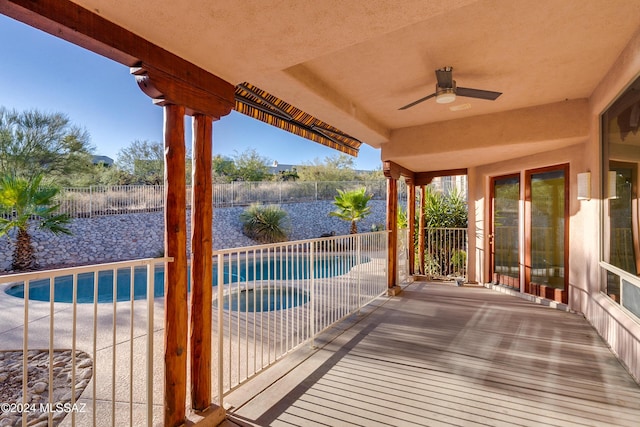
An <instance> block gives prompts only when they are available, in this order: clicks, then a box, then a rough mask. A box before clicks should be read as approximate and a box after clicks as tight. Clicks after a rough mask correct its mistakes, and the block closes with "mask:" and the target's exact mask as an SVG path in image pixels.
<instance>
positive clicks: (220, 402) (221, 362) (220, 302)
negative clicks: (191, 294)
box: [216, 253, 231, 408]
mask: <svg viewBox="0 0 640 427" xmlns="http://www.w3.org/2000/svg"><path fill="white" fill-rule="evenodd" d="M223 261H224V260H223V255H222V254H221V253H219V254H218V259H217V268H218V275H217V277H218V279H217V280H216V286H217V287H218V406H220V407H221V408H222V407H223V403H224V377H223V375H224V264H223ZM229 345H231V344H229Z"/></svg>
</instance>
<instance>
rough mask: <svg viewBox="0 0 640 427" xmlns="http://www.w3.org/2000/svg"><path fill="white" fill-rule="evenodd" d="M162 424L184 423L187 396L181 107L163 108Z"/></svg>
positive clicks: (184, 207) (184, 205) (184, 220)
mask: <svg viewBox="0 0 640 427" xmlns="http://www.w3.org/2000/svg"><path fill="white" fill-rule="evenodd" d="M164 149H165V158H164V160H165V173H164V191H165V198H164V200H165V204H164V206H165V208H164V213H165V214H164V215H165V225H164V230H165V239H164V241H165V256H168V257H173V262H170V263H167V265H166V266H165V284H164V295H165V296H164V299H165V303H164V306H165V318H164V346H165V350H164V366H165V372H164V425H165V426H167V427H174V426H179V425H181V424H183V423H184V418H185V413H186V397H187V333H188V324H187V224H186V206H187V203H186V180H185V146H184V107H182V106H178V105H167V106H166V107H164Z"/></svg>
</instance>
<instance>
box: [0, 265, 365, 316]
mask: <svg viewBox="0 0 640 427" xmlns="http://www.w3.org/2000/svg"><path fill="white" fill-rule="evenodd" d="M356 258H357V257H356V256H355V255H350V254H348V255H332V256H324V257H317V258H316V259H315V261H314V266H313V272H314V277H316V278H326V277H333V276H340V275H342V274H346V273H347V272H348V271H349V270H350V269H351V268H352V267H353V266H354V265H356V264H358V262H357V261H358V260H357V259H356ZM367 261H369V259H368V258H366V257H361V258H360V263H362V262H367ZM310 273H311V268H310V262H309V257H307V256H296V257H280V258H277V259H273V258H271V259H268V260H264V261H261V260H260V259H259V258H258V259H257V260H256V262H255V263H253V262H251V263H249V262H247V261H246V260H242V259H240V260H237V259H229V260H227V261H225V265H224V270H223V275H224V279H223V283H224V284H229V283H242V282H250V281H254V280H285V279H286V280H299V279H308V278H309V277H310ZM217 276H218V266H217V265H214V266H213V283H212V286H216V285H217V279H218V277H217ZM115 282H116V286H115V288H116V289H115V294H116V301H130V300H131V270H130V269H129V268H126V269H121V270H118V271H117V272H116V279H115ZM95 287H96V286H95V282H94V275H93V274H92V273H81V274H78V286H77V290H76V295H77V297H76V298H77V299H76V300H77V301H78V303H80V304H86V303H93V302H94V289H95ZM97 288H98V289H97V302H99V303H107V302H113V300H114V272H113V271H112V270H106V271H100V272H98V286H97ZM5 292H6V293H7V294H8V295H11V296H14V297H17V298H24V284H21V283H18V284H14V285H11V286H9V287H8V288H7V289H6V290H5ZM50 295H51V292H50V280H49V279H43V280H35V281H32V282H31V284H30V285H29V300H34V301H49V300H50ZM153 295H154V297H162V296H164V270H163V269H162V268H156V270H155V273H154V292H153ZM146 297H147V269H146V267H138V268H134V270H133V298H134V299H136V300H138V299H145V298H146ZM54 301H55V302H62V303H71V302H73V277H72V276H60V277H56V278H55V280H54Z"/></svg>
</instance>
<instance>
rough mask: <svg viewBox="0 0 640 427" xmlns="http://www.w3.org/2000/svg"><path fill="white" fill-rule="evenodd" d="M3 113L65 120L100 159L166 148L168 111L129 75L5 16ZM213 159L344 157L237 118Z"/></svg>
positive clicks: (219, 133)
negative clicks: (137, 147)
mask: <svg viewBox="0 0 640 427" xmlns="http://www.w3.org/2000/svg"><path fill="white" fill-rule="evenodd" d="M0 40H2V42H1V43H0V105H2V106H4V107H7V108H10V109H13V108H15V109H17V110H28V109H33V108H37V109H39V110H41V111H45V112H62V113H65V114H66V115H67V116H68V117H69V118H70V120H71V122H72V123H74V124H76V125H79V126H82V127H84V128H86V129H87V131H88V132H89V134H90V135H91V143H92V144H93V145H94V146H95V147H96V150H95V152H96V154H101V155H106V156H109V157H111V158H113V159H115V158H116V155H117V153H118V151H119V150H120V149H121V148H123V147H126V146H127V145H129V144H130V143H131V141H133V140H136V139H139V140H145V139H146V140H150V141H158V142H161V141H162V108H160V107H158V106H155V105H153V104H152V102H151V99H150V98H148V97H147V96H146V95H144V94H143V93H142V91H140V89H139V88H138V86H137V85H136V83H135V79H134V78H133V76H132V75H130V74H129V69H128V68H127V67H125V66H123V65H120V64H118V63H116V62H113V61H111V60H109V59H106V58H103V57H101V56H99V55H97V54H94V53H92V52H89V51H87V50H85V49H82V48H80V47H78V46H75V45H72V44H70V43H67V42H66V41H64V40H60V39H58V38H56V37H53V36H50V35H49V34H46V33H44V32H42V31H39V30H36V29H34V28H31V27H28V26H26V25H24V24H22V23H21V22H17V21H14V20H13V19H10V18H7V17H6V16H4V15H0ZM213 133H214V137H213V140H214V143H213V151H214V154H221V155H226V156H232V155H233V154H234V153H235V152H236V151H237V152H242V151H244V150H245V149H247V148H255V149H256V150H257V151H258V152H259V153H260V154H261V155H263V156H265V157H267V158H269V159H270V160H277V161H278V162H279V163H282V164H302V163H305V162H311V161H313V160H314V159H315V158H320V159H324V157H326V156H332V155H335V154H338V153H339V152H338V151H335V150H332V149H330V148H327V147H324V146H322V145H320V144H318V143H315V142H312V141H308V140H306V139H303V138H300V137H298V136H295V135H292V134H289V133H287V132H284V131H281V130H279V129H276V128H274V127H272V126H269V125H266V124H264V123H262V122H259V121H257V120H254V119H251V118H249V117H245V116H244V115H242V114H238V113H236V112H232V113H231V114H230V115H229V116H226V117H223V118H222V119H221V120H219V121H218V122H215V123H214V132H213ZM355 164H356V167H357V168H358V169H368V170H372V169H379V168H380V150H376V149H373V148H371V147H369V146H368V145H366V144H363V145H362V148H361V149H360V154H359V156H358V157H357V158H356V159H355Z"/></svg>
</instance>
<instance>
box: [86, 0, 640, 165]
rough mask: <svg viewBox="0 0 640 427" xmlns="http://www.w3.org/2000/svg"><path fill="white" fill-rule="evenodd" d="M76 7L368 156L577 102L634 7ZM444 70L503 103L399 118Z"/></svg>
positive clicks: (291, 3) (531, 3) (608, 60)
mask: <svg viewBox="0 0 640 427" xmlns="http://www.w3.org/2000/svg"><path fill="white" fill-rule="evenodd" d="M75 1H76V3H78V4H80V5H82V6H84V7H86V8H87V9H90V10H92V11H94V12H95V13H98V14H99V15H102V16H103V17H105V18H107V19H109V20H111V21H113V22H115V23H117V24H119V25H121V26H123V27H125V28H127V29H129V30H131V31H132V32H134V33H136V34H138V35H140V36H142V37H144V38H146V39H148V40H150V41H151V42H153V43H155V44H158V45H160V46H162V47H164V48H166V49H167V50H169V51H172V52H173V53H176V54H178V55H179V56H181V57H183V58H185V59H187V60H189V61H191V62H193V63H194V64H196V65H198V66H200V67H202V68H205V69H206V70H208V71H210V72H212V73H213V74H216V75H218V76H220V77H222V78H223V79H225V80H227V81H229V82H230V83H233V84H238V83H241V82H245V81H247V82H250V83H252V84H255V85H256V86H258V87H260V88H262V89H264V90H266V91H268V92H270V93H272V94H273V95H275V96H278V97H279V98H281V99H283V100H285V101H286V102H288V103H290V104H293V105H295V106H296V107H298V108H300V109H302V110H304V111H306V112H308V113H310V114H312V115H314V116H316V117H318V118H320V119H321V120H324V121H325V122H327V123H329V124H331V125H332V126H336V127H338V128H340V129H342V130H343V131H345V132H347V133H349V134H352V135H354V136H355V137H357V138H359V139H360V140H362V141H363V142H365V143H367V144H369V145H372V146H374V147H380V146H381V145H382V144H385V143H388V141H389V140H390V138H391V135H392V133H393V132H394V131H396V130H398V129H402V128H407V127H412V126H419V125H423V124H427V123H433V122H441V121H449V120H457V119H462V118H465V117H471V116H477V115H487V114H492V113H498V112H504V111H509V110H516V109H522V108H526V107H531V106H539V105H545V104H552V103H557V102H559V101H564V100H567V99H568V100H573V99H580V98H588V97H589V96H590V95H591V93H592V92H593V91H594V89H595V88H596V86H597V85H598V83H599V82H600V80H601V79H602V77H603V76H604V75H605V74H606V73H607V72H608V70H609V69H610V68H611V66H612V64H613V63H614V61H615V59H616V58H617V57H618V55H619V54H620V52H621V51H622V49H623V48H624V47H625V45H626V44H627V43H628V41H629V40H630V39H631V37H632V35H633V34H634V33H635V32H636V31H637V30H638V29H639V28H640V1H638V0H519V1H513V0H429V1H425V0H403V1H388V0H368V1H341V0H320V1H299V0H280V1H276V0H272V1H263V0H248V1H207V0H194V1H189V2H179V1H174V0H156V1H154V2H140V1H131V0H75ZM443 66H453V68H454V78H455V79H456V81H457V83H458V85H460V86H464V87H471V88H479V89H487V90H493V91H499V92H503V95H502V96H500V97H499V98H498V99H497V100H496V101H486V100H478V99H472V98H462V97H458V99H457V100H456V101H455V103H453V104H449V105H441V104H437V103H436V102H435V101H434V100H433V99H432V100H429V101H426V102H424V103H422V104H419V105H417V106H415V107H413V108H411V109H408V110H405V111H399V110H398V108H399V107H401V106H403V105H405V104H407V103H409V102H411V101H414V100H416V99H418V98H421V97H423V96H425V95H427V94H429V93H432V92H433V91H434V86H435V75H434V70H435V69H436V68H440V67H443ZM452 106H453V107H459V108H461V109H459V110H458V111H451V109H450V107H452ZM407 162H409V163H410V161H407ZM405 166H407V167H409V166H411V164H406V165H405ZM414 166H415V169H414V170H418V169H420V167H419V166H418V165H414Z"/></svg>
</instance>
